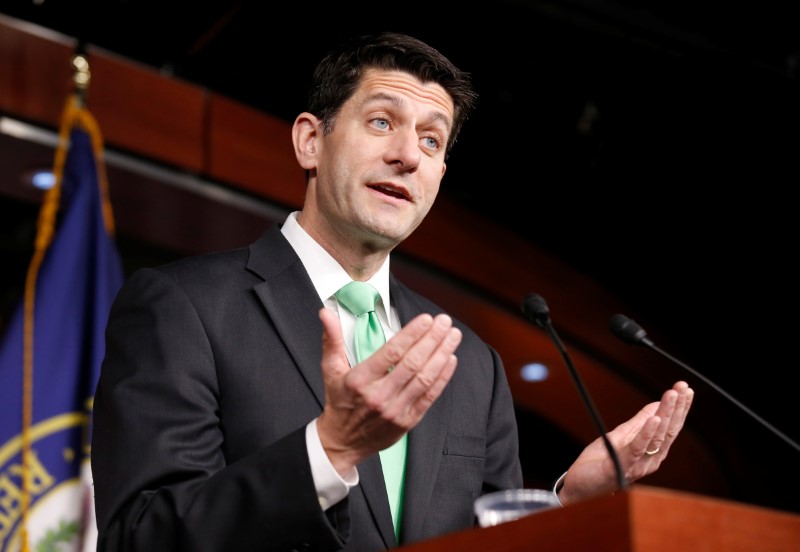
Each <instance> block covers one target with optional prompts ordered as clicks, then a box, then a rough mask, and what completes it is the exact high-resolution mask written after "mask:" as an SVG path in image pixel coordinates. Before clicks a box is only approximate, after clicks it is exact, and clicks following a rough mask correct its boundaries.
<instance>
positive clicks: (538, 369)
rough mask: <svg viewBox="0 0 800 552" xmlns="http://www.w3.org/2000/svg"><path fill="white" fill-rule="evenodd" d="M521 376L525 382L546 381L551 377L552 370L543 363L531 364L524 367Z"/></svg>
mask: <svg viewBox="0 0 800 552" xmlns="http://www.w3.org/2000/svg"><path fill="white" fill-rule="evenodd" d="M520 375H521V376H522V379H523V380H525V381H544V380H546V379H547V376H548V375H550V370H548V368H547V366H545V365H544V364H542V363H541V362H531V363H530V364H526V365H525V366H523V367H522V369H521V370H520Z"/></svg>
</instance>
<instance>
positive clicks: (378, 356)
mask: <svg viewBox="0 0 800 552" xmlns="http://www.w3.org/2000/svg"><path fill="white" fill-rule="evenodd" d="M319 317H320V320H321V321H322V327H323V334H322V377H323V381H324V384H325V407H324V409H323V412H322V414H321V415H320V417H319V418H318V419H317V431H318V432H319V437H320V441H321V442H322V446H323V447H324V449H325V452H326V453H327V454H328V458H329V459H330V461H331V463H332V464H333V466H334V467H335V468H336V470H337V471H338V472H339V473H340V474H346V473H348V472H349V471H350V470H352V468H353V467H355V466H356V465H357V464H358V463H359V462H361V461H362V460H364V459H365V458H367V457H368V456H370V455H372V454H374V453H376V452H378V451H380V450H383V449H385V448H387V447H388V446H390V445H392V444H393V443H395V442H396V441H397V440H398V439H400V437H402V436H403V435H404V434H405V433H407V432H408V431H410V430H411V428H413V427H414V426H416V425H417V423H419V421H420V420H421V419H422V417H423V416H424V415H425V413H426V412H427V411H428V408H430V406H431V405H432V404H433V402H434V401H435V400H436V399H437V398H439V395H441V394H442V391H444V388H445V386H446V385H447V383H448V382H449V381H450V378H451V377H452V376H453V373H454V372H455V369H456V364H457V360H456V356H455V354H454V353H455V350H456V348H457V347H458V345H459V344H460V343H461V330H459V329H458V328H455V327H453V321H452V319H451V318H450V317H449V316H448V315H446V314H439V315H437V316H436V317H435V318H434V317H432V316H431V315H429V314H420V315H419V316H417V317H416V318H414V319H413V320H411V322H409V323H408V324H406V325H405V326H404V327H403V328H402V329H401V330H400V331H399V332H398V333H397V334H396V335H395V336H394V337H392V338H391V339H390V340H389V341H387V342H386V344H385V345H384V346H383V347H381V348H380V349H378V350H377V351H376V352H375V353H374V354H373V355H372V356H370V357H369V358H368V359H366V360H365V361H363V362H361V363H360V364H358V365H356V366H354V367H353V368H352V369H351V368H350V364H349V362H348V360H347V353H346V351H345V344H344V339H343V337H342V328H341V324H340V322H339V318H338V317H337V316H336V314H335V313H334V312H332V311H331V310H329V309H326V308H323V309H321V310H320V313H319Z"/></svg>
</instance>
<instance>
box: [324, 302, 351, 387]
mask: <svg viewBox="0 0 800 552" xmlns="http://www.w3.org/2000/svg"><path fill="white" fill-rule="evenodd" d="M319 319H320V322H322V375H323V377H325V378H327V377H328V376H329V375H331V376H335V375H342V374H346V373H348V372H349V371H350V363H349V362H348V360H347V351H346V349H345V345H344V337H343V336H342V324H341V322H340V321H339V317H338V316H336V314H335V313H334V312H332V311H331V310H330V309H327V308H325V307H323V308H321V309H320V311H319Z"/></svg>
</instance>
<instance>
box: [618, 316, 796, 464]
mask: <svg viewBox="0 0 800 552" xmlns="http://www.w3.org/2000/svg"><path fill="white" fill-rule="evenodd" d="M608 327H609V329H610V330H611V333H613V334H614V335H615V336H617V337H618V338H620V339H621V340H622V341H624V342H625V343H629V344H631V345H643V346H645V347H647V348H648V349H652V350H653V351H655V352H657V353H658V354H660V355H661V356H663V357H665V358H667V359H669V360H671V361H672V362H674V363H675V364H677V365H678V366H680V367H681V368H683V369H684V370H686V371H688V372H690V373H691V374H693V375H694V376H696V377H698V378H700V379H701V380H703V381H704V382H705V383H706V384H708V385H709V386H710V387H712V388H713V389H715V390H716V391H717V393H719V394H720V395H722V396H723V397H725V398H726V399H728V400H729V401H731V402H732V403H733V404H735V405H736V406H738V407H739V408H741V409H742V410H744V411H745V412H746V413H747V414H748V415H749V416H751V417H752V418H753V419H755V420H756V421H758V422H759V423H760V424H761V425H763V426H764V427H766V428H767V429H769V430H770V431H771V432H773V433H774V434H775V435H777V436H778V437H780V438H781V439H783V440H784V441H786V442H787V443H788V444H789V445H791V446H792V447H794V448H795V449H796V450H798V451H800V445H798V444H797V443H796V442H794V441H792V440H791V439H790V438H789V437H787V436H786V435H784V434H783V433H781V432H780V431H778V430H777V429H776V428H775V427H773V426H772V425H771V424H770V423H769V422H767V421H766V420H764V419H763V418H762V417H761V416H759V415H758V414H756V413H755V412H753V411H752V410H750V409H749V408H747V407H746V406H745V405H744V404H742V403H741V402H739V401H737V400H736V399H734V398H733V397H732V396H731V395H730V394H729V393H727V392H726V391H725V390H723V389H722V388H721V387H719V386H718V385H717V384H715V383H714V382H712V381H711V380H709V379H708V378H707V377H705V376H704V375H702V374H701V373H699V372H698V371H697V370H695V369H693V368H692V367H690V366H688V365H687V364H685V363H684V362H681V361H680V360H678V359H677V358H675V357H674V356H672V355H670V354H669V353H667V352H666V351H664V350H662V349H661V348H659V347H657V346H656V345H655V344H654V343H653V341H652V340H650V339H649V338H648V337H647V332H645V331H644V330H643V329H642V327H641V326H640V325H639V324H637V323H636V322H634V321H633V320H631V319H630V318H628V317H627V316H625V315H623V314H615V315H614V316H612V317H611V319H610V320H609V321H608Z"/></svg>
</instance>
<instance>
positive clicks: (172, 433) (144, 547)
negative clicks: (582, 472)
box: [91, 225, 522, 552]
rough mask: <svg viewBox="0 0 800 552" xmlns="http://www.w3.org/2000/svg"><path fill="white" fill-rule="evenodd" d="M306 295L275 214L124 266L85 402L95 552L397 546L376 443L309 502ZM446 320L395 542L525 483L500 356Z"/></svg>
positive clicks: (317, 329) (429, 308) (466, 515)
mask: <svg viewBox="0 0 800 552" xmlns="http://www.w3.org/2000/svg"><path fill="white" fill-rule="evenodd" d="M391 294H392V301H393V303H394V305H395V306H396V308H397V310H398V314H399V316H400V320H401V322H402V323H403V324H405V323H406V322H408V321H409V320H410V319H411V318H412V317H414V316H415V315H417V314H419V313H421V312H429V313H431V314H436V313H438V312H441V309H440V308H439V307H437V306H436V305H435V304H433V303H431V302H430V301H428V300H427V299H425V298H423V297H422V296H420V295H418V294H416V293H414V292H413V291H411V290H409V289H408V288H407V287H405V286H404V285H402V284H400V283H399V282H398V281H396V280H395V279H394V277H392V280H391ZM320 308H322V303H321V302H320V300H319V297H318V296H317V294H316V291H315V290H314V287H313V285H312V283H311V280H310V278H309V277H308V274H307V273H306V271H305V269H304V267H303V265H302V263H301V262H300V260H299V258H298V257H297V255H296V254H295V252H294V250H293V249H292V248H291V246H289V244H288V242H287V241H286V240H285V238H284V237H283V235H282V234H281V232H280V229H279V227H278V226H277V225H275V226H274V227H273V228H271V229H270V230H269V231H268V232H266V233H265V234H264V235H263V236H262V237H261V238H260V239H259V240H257V241H256V242H255V243H253V244H252V245H251V246H250V247H248V248H243V249H239V250H234V251H229V252H223V253H215V254H209V255H204V256H199V257H193V258H187V259H184V260H181V261H177V262H174V263H171V264H169V265H166V266H162V267H159V268H152V269H151V268H148V269H141V270H139V271H137V272H136V273H134V274H133V275H132V276H131V277H130V278H129V279H128V280H127V282H126V283H125V285H124V286H123V288H122V290H121V291H120V293H119V295H118V296H117V299H116V301H115V303H114V306H113V308H112V311H111V315H110V318H109V322H108V327H107V335H106V357H105V360H104V362H103V366H102V372H101V376H100V382H99V384H98V388H97V393H96V397H95V403H94V421H93V437H92V453H91V459H92V470H93V476H94V485H95V497H96V512H97V521H98V528H99V531H100V538H99V545H98V550H102V551H134V550H135V551H142V552H144V551H146V552H154V551H161V550H165V551H167V550H169V551H172V550H180V551H193V552H201V551H202V552H205V551H208V552H217V551H236V552H244V551H248V550H340V549H341V550H352V551H359V552H361V551H363V552H371V551H376V550H383V549H386V548H391V547H395V546H397V542H396V540H395V537H394V531H393V529H392V521H391V514H390V512H389V504H388V499H387V497H386V490H385V487H384V484H383V478H382V473H381V467H380V459H379V457H378V455H377V454H376V455H374V456H373V457H371V458H369V459H368V460H366V461H365V462H364V463H362V464H361V465H359V466H358V470H359V476H360V484H359V485H358V486H357V487H355V488H354V489H352V490H351V492H350V494H349V496H348V497H347V498H346V499H345V500H344V501H342V502H341V503H339V504H337V505H335V506H333V507H332V508H330V509H329V510H328V511H326V512H325V511H323V510H322V509H321V508H320V506H319V502H318V500H317V496H316V491H315V489H314V483H313V479H312V476H311V472H310V467H309V461H308V455H307V452H306V445H305V426H306V424H307V423H308V422H309V421H311V420H312V419H313V418H315V417H316V416H318V415H319V414H320V412H321V411H322V406H323V401H324V397H323V384H322V377H321V372H320V359H321V355H322V344H321V336H322V325H321V323H320V321H319V318H318V311H319V309H320ZM456 324H457V325H458V326H459V327H460V328H461V329H462V330H463V332H464V338H463V341H462V344H461V345H460V347H459V349H458V351H457V355H458V368H457V369H456V373H455V375H454V376H453V379H452V380H451V382H450V383H449V385H448V386H447V388H446V389H445V391H444V393H443V394H442V396H441V397H440V398H439V399H438V400H437V401H436V402H435V403H434V405H433V406H432V407H431V409H430V410H429V412H428V413H427V415H426V416H425V417H424V419H423V420H422V422H421V423H420V424H419V425H418V426H417V427H415V428H414V429H413V430H412V431H411V432H410V433H409V440H408V463H407V470H406V488H405V499H404V500H405V502H404V508H403V512H404V517H403V523H402V532H401V540H402V543H411V542H414V541H418V540H422V539H427V538H431V537H434V536H438V535H441V534H445V533H448V532H451V531H457V530H461V529H465V528H468V527H471V526H473V523H474V516H473V511H472V504H473V501H474V499H475V498H476V497H477V496H479V495H480V494H482V493H485V492H488V491H491V490H495V489H498V488H509V487H519V486H521V485H522V474H521V468H520V463H519V457H518V436H517V426H516V421H515V418H514V411H513V404H512V398H511V393H510V390H509V387H508V382H507V380H506V377H505V373H504V371H503V366H502V363H501V361H500V359H499V357H498V355H497V354H496V352H495V351H494V350H493V349H492V348H491V347H490V346H489V345H487V344H486V343H484V342H483V341H482V340H481V339H480V338H478V336H477V335H475V334H474V333H473V332H472V331H471V330H470V329H469V328H467V327H465V326H464V325H463V324H461V323H459V322H458V321H456Z"/></svg>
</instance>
